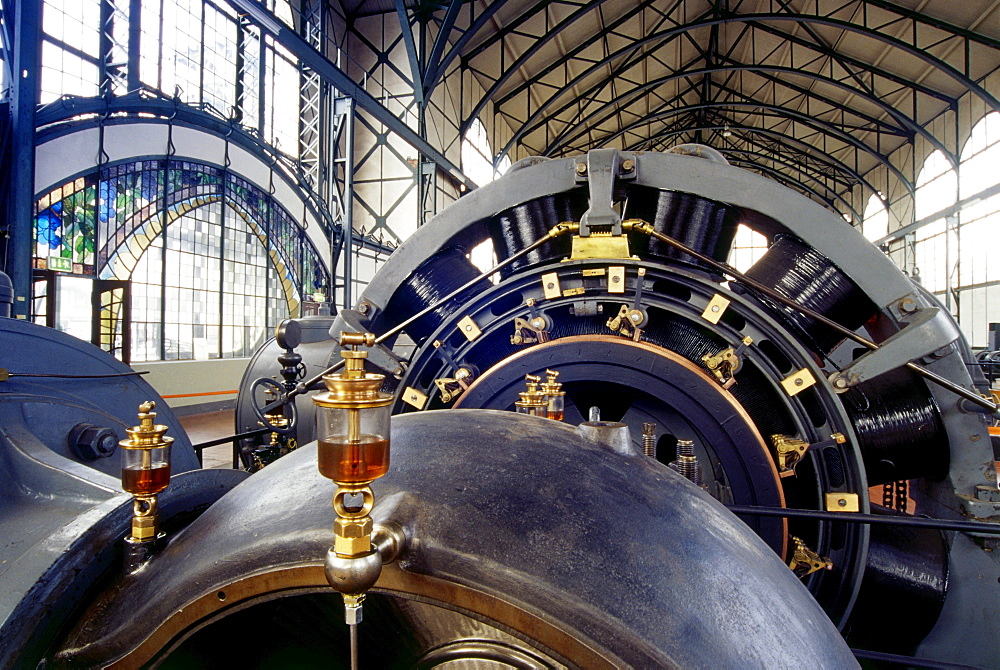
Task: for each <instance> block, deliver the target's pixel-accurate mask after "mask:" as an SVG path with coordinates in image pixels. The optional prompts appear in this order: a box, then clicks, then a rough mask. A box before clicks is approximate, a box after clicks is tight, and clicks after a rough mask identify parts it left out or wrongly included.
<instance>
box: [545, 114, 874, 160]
mask: <svg viewBox="0 0 1000 670" xmlns="http://www.w3.org/2000/svg"><path fill="white" fill-rule="evenodd" d="M720 108H721V109H734V108H747V109H748V110H749V111H744V112H742V113H744V114H747V115H749V116H761V117H768V118H781V119H788V120H790V121H795V122H798V123H801V124H802V125H804V126H807V127H809V128H812V129H813V130H815V131H817V132H820V133H824V134H827V135H831V136H833V137H835V138H837V139H838V140H840V141H841V142H844V143H845V144H850V145H851V146H853V147H855V148H857V149H861V150H862V151H865V152H867V153H872V151H873V150H872V148H871V147H869V146H868V145H866V144H864V143H863V142H861V141H860V140H858V139H857V138H856V137H853V136H851V135H850V133H847V132H845V131H844V130H842V129H840V128H838V127H836V126H835V125H834V124H832V123H828V122H823V121H820V120H818V119H815V118H813V117H810V116H808V115H806V114H803V113H801V112H798V111H794V110H788V109H784V108H782V107H779V106H777V105H765V104H761V103H755V102H728V101H719V102H709V103H699V104H696V105H688V106H687V107H679V108H676V109H672V110H669V111H666V112H659V113H657V114H653V115H650V116H647V117H644V118H642V119H640V120H637V121H634V122H633V123H631V124H629V125H628V126H625V127H623V128H621V129H619V130H617V131H615V132H614V133H612V134H610V135H606V136H604V137H600V138H597V139H596V141H595V146H605V145H607V144H608V143H609V142H611V141H612V140H614V139H615V138H616V137H619V136H620V135H622V134H624V133H626V132H629V131H631V130H633V129H635V128H638V127H641V126H642V125H645V124H646V123H649V122H652V121H659V120H662V119H666V118H670V117H671V116H676V115H677V114H681V113H684V112H694V111H698V110H706V109H720ZM585 127H586V126H585ZM855 130H864V129H862V128H856V129H855ZM587 132H588V131H587V130H586V129H584V130H579V131H577V132H576V133H575V134H574V135H572V136H571V137H568V138H566V139H565V140H559V141H557V142H556V143H554V144H549V146H547V147H546V150H545V154H546V155H549V154H550V153H552V154H557V153H558V151H559V150H560V149H562V148H564V147H565V145H566V144H568V143H569V142H572V141H573V140H575V139H577V138H579V137H580V136H582V135H584V134H585V133H587ZM875 155H877V154H875Z"/></svg>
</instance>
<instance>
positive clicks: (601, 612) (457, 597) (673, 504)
mask: <svg viewBox="0 0 1000 670" xmlns="http://www.w3.org/2000/svg"><path fill="white" fill-rule="evenodd" d="M470 436H475V439H470ZM393 442H394V445H393V448H394V455H393V458H394V460H395V462H394V467H393V470H392V471H391V472H390V473H389V474H387V475H386V476H385V477H383V478H382V479H380V480H378V481H376V482H375V483H374V484H373V488H375V489H376V492H377V496H378V499H379V500H380V502H379V504H378V505H377V506H376V509H375V511H374V513H373V517H374V518H375V520H376V522H377V523H395V524H398V525H399V526H400V527H401V528H402V530H403V533H404V535H405V537H406V546H405V547H404V548H403V551H402V552H401V555H400V557H399V560H398V561H397V562H396V563H394V564H391V565H387V566H386V567H385V568H384V570H383V573H382V577H381V578H380V580H379V581H378V583H377V584H376V585H375V588H374V589H373V591H372V592H373V593H376V594H378V593H382V594H391V595H394V596H397V597H399V598H402V599H404V600H408V599H416V600H421V601H425V602H431V603H433V604H437V605H442V606H444V607H446V608H449V609H458V610H460V611H463V612H465V613H466V614H469V615H471V616H473V617H474V618H481V619H485V620H487V621H492V622H495V623H496V624H499V625H500V626H501V627H504V628H505V629H507V630H512V631H514V634H515V635H516V636H517V637H520V638H521V639H522V640H525V641H526V642H527V643H528V646H529V648H539V649H541V650H543V651H544V652H545V653H546V654H549V655H551V656H553V657H555V658H557V659H560V660H561V661H562V662H565V663H568V664H570V665H579V666H583V667H629V666H631V667H694V666H698V667H737V666H740V667H747V666H761V667H768V666H770V667H776V666H777V665H783V666H785V665H798V666H802V667H820V666H824V667H852V666H853V665H855V661H854V660H853V657H852V655H851V653H850V651H849V650H848V648H847V646H846V645H845V644H844V642H843V640H842V639H841V638H840V636H839V634H838V633H837V630H836V628H835V627H834V626H833V625H832V624H831V623H830V621H829V620H828V619H827V618H826V616H825V614H824V613H823V611H822V610H821V609H820V607H819V606H818V605H817V604H816V602H815V601H814V600H813V599H812V597H811V596H810V595H809V593H808V592H807V591H806V589H805V588H804V587H803V586H802V585H801V584H800V583H799V582H798V580H797V579H796V578H795V576H794V575H793V574H792V572H791V571H790V570H789V569H788V568H787V566H785V565H784V564H783V563H782V562H781V561H780V560H779V559H778V557H777V556H775V554H774V552H773V551H771V550H770V549H769V548H768V547H767V546H766V545H765V544H763V542H761V541H760V540H759V539H758V538H757V537H756V536H755V535H754V534H753V533H752V532H750V531H749V530H748V529H747V528H746V526H745V525H743V524H742V523H741V522H740V521H739V520H737V519H736V517H734V516H733V515H732V514H730V513H729V512H728V511H727V510H726V509H725V508H724V507H723V506H722V505H720V504H719V503H718V502H716V501H715V500H714V499H712V498H711V497H710V496H708V495H706V494H705V493H704V492H702V491H701V490H700V489H698V487H696V486H694V485H693V484H691V483H690V482H687V481H686V480H684V479H683V478H682V477H680V476H679V475H677V474H676V473H674V472H672V471H670V470H669V469H668V468H666V467H664V466H662V465H659V464H656V463H655V462H653V461H651V460H649V459H645V458H643V457H636V456H625V455H622V454H619V453H615V452H614V451H612V450H610V449H608V448H607V447H606V446H603V445H600V444H598V443H594V442H589V441H587V440H585V439H583V438H582V437H581V436H580V434H579V433H578V432H577V431H576V430H575V429H574V428H573V427H572V426H567V425H565V424H562V423H558V422H554V421H550V420H546V419H540V418H535V417H524V416H518V415H516V414H513V413H508V412H495V411H488V410H451V411H438V412H425V413H421V414H411V415H404V416H397V417H394V418H393ZM331 489H332V487H331V486H330V485H329V483H328V482H326V481H325V480H324V479H323V478H322V477H321V476H320V475H319V473H318V472H317V470H316V464H315V446H314V445H309V446H306V447H304V448H300V449H298V450H296V451H295V452H293V453H291V454H290V455H288V456H286V457H284V458H282V459H280V460H279V461H278V462H276V463H275V464H273V465H271V466H268V467H267V468H265V469H264V470H263V471H262V472H261V473H259V474H257V475H254V476H253V477H252V478H250V479H249V480H248V481H246V482H245V483H244V484H242V485H240V486H239V487H237V488H236V489H235V490H233V491H232V492H231V493H230V494H228V495H227V496H226V497H224V498H223V499H222V500H220V501H219V502H218V503H217V504H215V505H214V506H213V507H212V508H211V509H210V510H209V511H208V512H206V513H205V514H204V515H202V516H201V517H200V518H199V519H198V520H197V521H195V522H194V523H192V524H191V525H190V526H189V527H188V528H186V529H184V530H183V531H182V532H180V533H178V534H177V535H176V536H175V537H174V538H173V539H172V540H171V542H170V545H169V546H168V547H167V548H166V549H165V550H164V551H163V552H162V553H161V554H160V555H159V556H158V557H157V558H156V559H154V560H153V561H152V562H150V564H148V565H147V566H146V568H145V569H144V573H143V575H142V576H141V578H134V579H125V580H122V581H121V582H120V583H119V584H117V585H115V586H113V587H112V588H110V589H108V590H107V591H106V592H105V593H104V594H102V596H101V597H100V598H98V600H97V601H96V602H95V603H94V604H93V605H92V607H91V608H90V610H89V611H88V612H86V613H85V614H84V615H83V616H82V617H81V619H80V622H79V624H78V625H77V627H76V629H75V630H74V631H73V632H72V634H71V635H70V636H69V638H68V640H66V642H65V644H64V646H63V648H62V651H61V652H60V654H59V655H58V657H57V658H56V659H55V661H56V663H55V666H60V665H74V666H80V665H84V666H94V665H98V664H105V663H107V662H109V661H112V660H114V659H122V655H124V654H128V653H133V654H134V655H132V656H128V657H127V658H126V659H125V660H124V661H123V662H124V663H126V664H127V665H130V666H131V665H137V664H139V663H145V662H147V661H148V660H150V659H154V658H156V659H161V658H162V656H161V655H160V654H161V652H164V651H169V649H170V647H171V645H173V644H175V643H177V642H179V641H181V640H182V639H183V637H184V636H185V635H186V634H187V633H189V632H190V631H191V630H192V629H193V628H195V627H197V626H201V625H204V624H206V623H209V622H210V621H213V620H217V619H218V618H220V617H224V616H226V615H227V614H229V613H232V612H235V611H238V610H241V609H243V608H245V607H247V606H249V605H251V604H252V603H253V602H260V601H263V600H267V599H273V598H275V597H281V596H283V595H293V594H295V593H301V592H305V591H310V592H317V591H318V592H322V593H328V594H329V597H330V598H339V594H337V593H335V592H334V591H333V590H332V589H329V587H326V586H325V585H326V578H325V577H324V575H323V564H322V559H323V555H324V553H325V551H326V549H327V547H328V546H329V543H330V524H331V522H332V512H331V511H330V507H329V495H330V493H331ZM626 510H627V511H628V514H624V513H623V512H624V511H626ZM362 625H363V626H373V625H378V624H377V623H376V622H375V621H369V620H367V618H366V621H365V623H364V624H362ZM259 632H260V631H258V633H259ZM344 634H345V635H346V629H345V631H344ZM306 637H307V638H310V639H312V636H310V635H308V634H306ZM219 642H220V643H222V641H221V640H220V641H219ZM233 643H234V644H236V642H233ZM317 643H318V642H317ZM222 644H225V643H222ZM386 644H389V645H391V644H392V639H391V638H385V639H384V640H383V641H382V642H381V643H380V645H379V646H380V647H381V646H384V645H386ZM405 646H406V645H404V644H402V643H400V645H399V647H400V651H399V653H400V654H402V655H403V656H404V657H403V658H401V659H399V662H403V663H406V662H407V659H406V658H405V653H406V649H405ZM366 653H368V654H372V653H375V652H374V650H371V649H369V650H367V652H366V650H365V649H364V648H363V649H362V659H364V655H365V654H366Z"/></svg>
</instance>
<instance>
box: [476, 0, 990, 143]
mask: <svg viewBox="0 0 1000 670" xmlns="http://www.w3.org/2000/svg"><path fill="white" fill-rule="evenodd" d="M705 16H706V15H705V14H703V15H702V17H701V18H699V19H696V20H695V21H692V22H689V23H687V24H684V25H681V26H676V27H673V28H670V29H667V30H665V31H660V32H656V33H652V34H650V35H647V36H644V37H641V38H639V39H637V40H636V41H635V42H633V43H632V44H630V45H629V46H627V47H623V48H622V49H619V50H618V51H616V52H615V53H614V54H611V55H609V56H607V57H606V58H604V59H602V60H601V61H599V62H598V63H596V64H595V65H593V66H592V67H591V68H588V69H587V71H585V72H584V73H583V74H581V75H579V76H577V77H576V78H575V80H574V81H573V82H569V83H567V84H566V85H565V86H564V87H563V89H562V90H563V91H566V90H572V89H573V87H574V86H575V85H576V84H578V83H579V82H580V80H582V79H583V78H585V77H587V76H589V75H591V74H593V72H594V71H595V69H596V68H600V67H604V66H605V65H607V64H609V63H610V62H614V61H615V60H617V59H619V58H621V57H623V56H625V55H628V54H630V53H632V52H633V51H635V50H637V49H639V48H641V47H643V46H645V45H646V44H649V43H651V42H656V41H659V40H661V39H662V40H664V43H666V42H668V41H669V39H671V38H673V37H674V36H676V35H678V34H683V33H685V32H687V31H691V30H695V29H697V28H703V27H711V26H716V25H724V24H729V23H740V22H751V23H759V22H762V21H776V22H777V21H785V22H795V23H799V24H817V25H826V26H831V27H835V28H838V29H841V30H844V31H847V32H851V33H856V34H859V35H862V36H865V37H869V38H871V39H874V40H877V41H879V42H881V43H883V44H886V45H888V46H891V47H893V48H896V49H900V50H901V51H903V52H905V53H907V54H909V55H911V56H913V57H914V58H917V59H919V60H921V61H923V62H925V63H927V64H928V65H930V66H932V67H935V68H936V69H938V70H940V71H941V72H943V73H945V74H946V75H948V76H949V77H951V78H952V79H954V80H955V81H957V82H958V83H960V84H961V85H962V86H963V87H964V88H965V89H966V90H968V91H969V92H971V93H973V94H974V95H976V96H978V97H979V98H980V99H982V100H983V101H984V102H985V103H986V104H987V105H988V106H990V107H991V108H993V109H995V110H998V111H1000V101H998V100H997V99H996V98H995V97H994V96H993V95H992V94H990V93H989V92H988V91H986V90H985V89H984V88H983V87H982V86H980V85H979V84H978V83H976V82H975V81H973V80H972V79H971V78H969V77H967V76H965V75H964V74H962V73H961V72H959V71H958V70H956V69H955V68H953V67H952V66H951V65H949V64H948V63H946V62H944V61H943V60H941V59H939V58H937V57H936V56H933V55H931V54H929V53H927V52H926V51H925V50H922V49H918V48H916V47H914V46H912V45H909V44H907V43H906V42H903V41H902V40H900V39H898V38H895V37H893V36H891V35H887V34H885V33H883V32H880V31H876V30H872V29H870V28H868V27H865V26H859V25H856V24H853V23H851V22H849V21H842V20H839V19H831V18H828V17H824V16H819V15H805V14H781V13H774V12H771V13H755V14H742V15H740V14H734V13H732V12H729V13H727V15H726V16H723V17H718V18H704V17H705ZM559 32H560V31H558V30H553V31H550V33H549V34H548V35H547V37H545V38H544V39H542V40H539V41H538V42H536V43H535V44H534V45H533V47H532V49H531V50H529V52H526V53H525V54H524V55H523V56H522V58H521V59H519V60H518V62H517V63H515V64H514V65H513V66H512V67H510V68H507V69H506V71H505V72H504V73H503V74H502V75H501V76H500V77H499V78H498V79H497V80H496V81H495V82H494V83H493V85H492V86H491V87H490V88H489V89H488V90H487V92H486V93H485V94H484V95H483V97H482V98H481V99H480V100H479V101H478V102H477V103H476V105H475V107H474V108H473V110H472V112H471V113H470V114H469V116H468V118H467V119H466V120H465V121H464V122H463V125H462V130H463V132H464V131H465V130H466V129H467V126H468V123H470V121H469V119H472V118H476V117H478V116H479V114H480V113H481V112H482V110H483V107H484V106H485V104H486V102H487V101H489V100H491V99H492V98H493V96H494V95H495V94H496V92H497V91H498V90H499V89H500V88H502V86H503V85H504V84H505V83H507V81H508V80H509V79H510V78H511V77H512V76H513V75H514V74H515V73H516V72H517V71H518V69H519V66H520V65H523V63H524V62H526V61H527V60H529V59H530V56H531V55H533V54H534V53H537V50H538V49H540V48H541V47H542V46H544V45H545V44H546V43H548V42H549V41H550V40H552V39H555V37H556V36H557V35H559ZM799 43H800V44H801V46H804V47H807V48H810V49H814V50H817V51H818V52H819V53H821V54H822V55H826V56H830V55H832V54H831V53H829V52H828V53H824V50H823V47H822V46H821V45H817V44H813V43H810V42H808V41H805V40H799ZM659 46H663V45H659ZM659 46H658V47H657V48H659ZM852 64H854V65H855V66H856V67H860V68H863V69H864V70H865V71H867V72H872V73H874V74H877V75H879V76H883V77H886V78H888V79H890V80H892V81H896V83H899V84H900V85H902V86H908V87H910V88H913V87H914V85H915V82H912V81H907V80H906V79H905V78H903V77H899V76H897V75H893V74H892V73H889V72H887V71H884V70H879V69H877V68H874V67H873V66H871V65H870V64H866V63H863V62H861V61H857V60H854V59H852ZM555 65H558V61H557V62H556V64H555ZM923 92H925V93H926V94H928V95H933V96H935V97H938V98H940V99H943V100H945V101H947V102H950V103H954V98H951V97H950V96H946V95H945V94H942V93H940V92H938V91H934V90H933V89H926V90H924V91H923ZM560 95H561V93H556V94H555V95H554V96H553V98H555V97H559V96H560ZM550 100H551V98H550ZM497 102H498V103H499V104H502V102H503V99H501V100H500V101H497Z"/></svg>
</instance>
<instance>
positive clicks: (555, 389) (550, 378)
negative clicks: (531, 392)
mask: <svg viewBox="0 0 1000 670" xmlns="http://www.w3.org/2000/svg"><path fill="white" fill-rule="evenodd" d="M545 375H546V377H547V378H546V380H545V383H544V384H542V393H544V394H545V395H548V396H553V395H566V392H565V391H563V390H562V384H561V383H560V382H557V381H556V379H557V378H558V377H559V373H558V372H556V371H555V370H546V371H545Z"/></svg>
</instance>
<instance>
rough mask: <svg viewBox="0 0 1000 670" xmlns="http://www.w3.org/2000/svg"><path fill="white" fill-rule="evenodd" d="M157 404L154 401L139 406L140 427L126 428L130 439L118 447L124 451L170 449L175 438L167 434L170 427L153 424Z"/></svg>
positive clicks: (123, 441)
mask: <svg viewBox="0 0 1000 670" xmlns="http://www.w3.org/2000/svg"><path fill="white" fill-rule="evenodd" d="M155 408H156V403H155V402H153V401H152V400H147V401H146V402H144V403H142V404H141V405H139V425H138V426H133V427H132V428H126V429H125V432H126V433H128V436H129V439H127V440H122V441H121V442H119V443H118V446H119V447H121V448H122V449H162V448H163V447H169V446H170V445H171V444H173V442H174V438H172V437H168V436H166V435H165V433H166V432H167V431H168V430H169V427H168V426H164V425H162V424H156V423H153V420H154V419H156V412H154V411H153V410H154V409H155Z"/></svg>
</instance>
